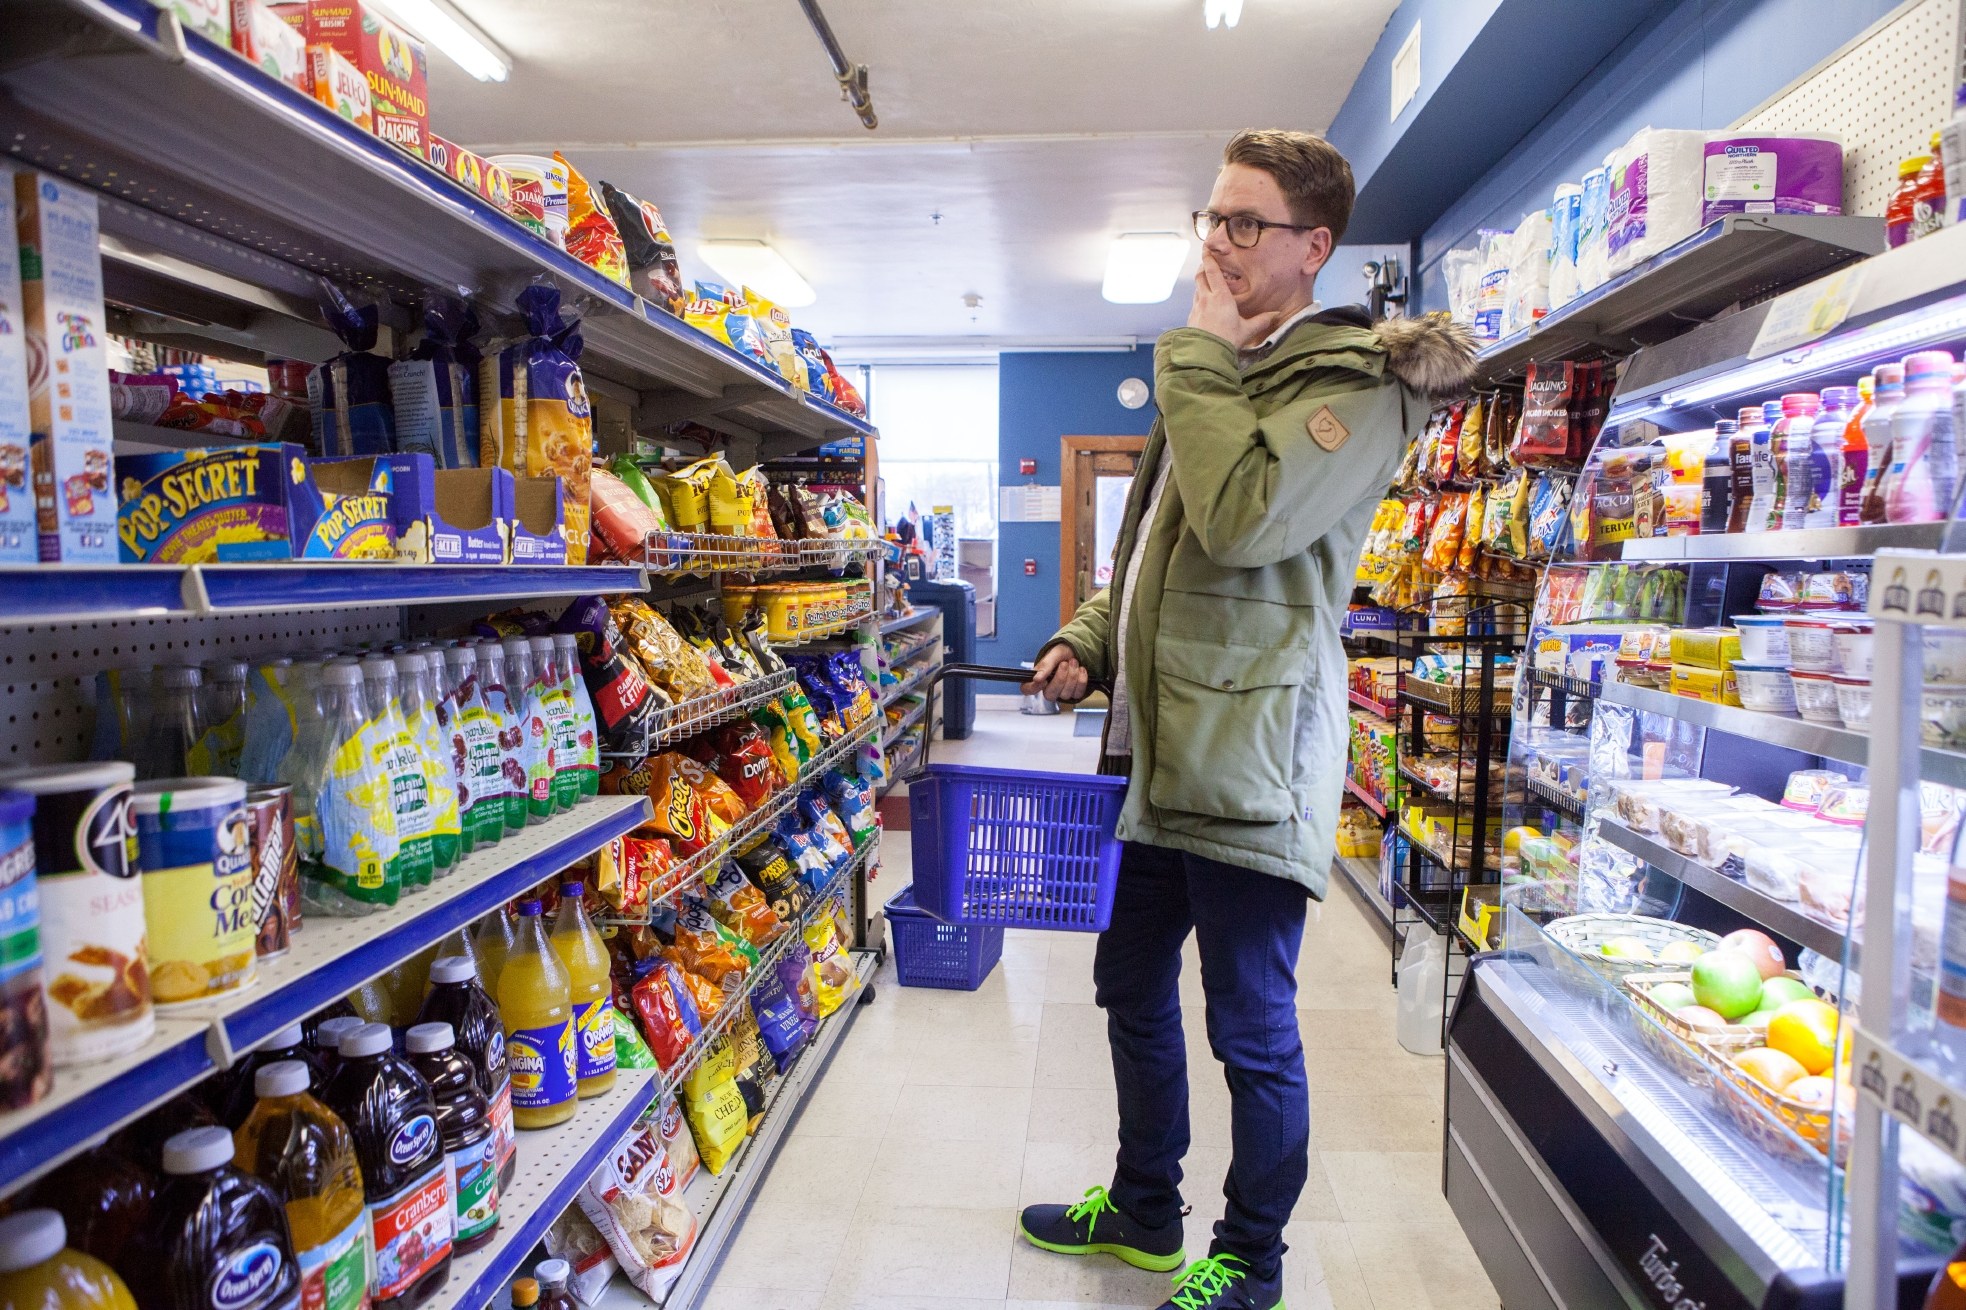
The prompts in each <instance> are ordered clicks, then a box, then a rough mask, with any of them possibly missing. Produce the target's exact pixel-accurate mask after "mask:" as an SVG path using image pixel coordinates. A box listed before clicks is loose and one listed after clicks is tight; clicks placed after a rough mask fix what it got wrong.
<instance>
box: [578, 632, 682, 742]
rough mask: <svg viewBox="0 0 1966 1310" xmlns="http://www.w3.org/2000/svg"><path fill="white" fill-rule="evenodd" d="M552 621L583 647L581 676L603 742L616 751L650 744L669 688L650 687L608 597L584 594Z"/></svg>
mask: <svg viewBox="0 0 1966 1310" xmlns="http://www.w3.org/2000/svg"><path fill="white" fill-rule="evenodd" d="M554 626H555V628H556V629H557V630H558V631H560V632H565V633H570V634H571V635H572V636H573V639H574V643H575V645H576V646H577V647H578V649H579V651H580V677H581V681H582V682H585V683H586V684H587V696H588V699H589V700H590V701H591V702H592V703H593V706H594V719H595V723H596V725H597V726H598V727H599V728H600V737H601V743H602V744H603V745H604V746H606V747H607V748H608V749H609V750H613V751H619V750H634V749H638V748H644V747H646V745H647V743H648V740H649V735H650V733H651V732H653V731H654V728H655V715H656V711H658V710H660V709H662V708H663V707H665V706H667V705H668V704H669V693H667V692H665V691H662V690H660V689H659V688H656V687H654V686H652V685H651V684H650V683H649V680H648V674H647V672H646V671H645V670H644V669H643V668H642V666H641V663H640V661H638V660H636V659H635V658H634V656H632V655H630V654H628V653H627V652H626V651H625V649H624V648H623V642H622V636H621V629H620V628H619V627H618V626H617V625H616V623H615V621H614V615H613V614H612V613H611V612H610V611H609V609H608V607H607V602H606V601H604V600H602V599H601V598H600V597H599V596H582V597H581V598H580V599H579V600H576V601H575V602H574V603H573V604H571V605H569V606H567V608H566V612H565V613H563V614H562V615H560V620H559V622H558V623H557V624H555V625H554Z"/></svg>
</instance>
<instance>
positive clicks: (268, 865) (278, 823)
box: [246, 783, 300, 960]
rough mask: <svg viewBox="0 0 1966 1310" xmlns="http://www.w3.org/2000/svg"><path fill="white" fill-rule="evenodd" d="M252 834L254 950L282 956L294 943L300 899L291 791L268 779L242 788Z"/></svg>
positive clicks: (266, 956)
mask: <svg viewBox="0 0 1966 1310" xmlns="http://www.w3.org/2000/svg"><path fill="white" fill-rule="evenodd" d="M246 820H247V822H248V823H250V824H251V825H252V838H253V922H254V923H255V924H257V925H258V927H257V929H256V931H257V934H258V935H257V936H256V937H255V938H254V940H253V951H254V954H256V955H257V956H258V957H259V958H260V959H262V960H270V959H272V958H273V957H274V956H276V955H285V954H286V953H287V947H288V946H289V945H290V944H291V943H292V937H293V930H294V929H295V928H296V927H298V926H299V925H298V924H297V923H296V922H295V919H294V914H293V905H294V903H296V902H298V901H299V899H300V859H299V856H298V854H297V853H296V852H295V850H294V789H293V788H292V787H289V786H287V785H286V784H285V783H270V784H268V785H266V786H262V787H248V788H247V789H246Z"/></svg>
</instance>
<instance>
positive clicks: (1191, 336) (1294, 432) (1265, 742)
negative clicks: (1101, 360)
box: [1046, 308, 1474, 899]
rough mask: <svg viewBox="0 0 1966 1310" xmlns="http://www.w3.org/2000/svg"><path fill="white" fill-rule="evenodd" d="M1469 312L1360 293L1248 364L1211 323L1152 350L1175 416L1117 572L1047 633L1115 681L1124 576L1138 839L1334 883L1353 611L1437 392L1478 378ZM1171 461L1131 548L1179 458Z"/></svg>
mask: <svg viewBox="0 0 1966 1310" xmlns="http://www.w3.org/2000/svg"><path fill="white" fill-rule="evenodd" d="M1473 366H1474V354H1473V345H1472V342H1471V341H1470V340H1469V338H1468V336H1467V334H1466V333H1465V332H1464V331H1462V330H1461V329H1460V328H1459V327H1456V326H1454V325H1452V324H1450V323H1448V322H1446V321H1445V320H1443V319H1434V318H1428V319H1389V320H1386V321H1384V322H1381V323H1379V324H1376V325H1375V324H1373V323H1372V322H1371V321H1370V319H1368V318H1367V317H1366V315H1365V313H1364V311H1362V310H1360V309H1356V308H1350V309H1336V310H1327V311H1325V312H1323V313H1320V314H1317V315H1314V316H1313V317H1311V318H1308V319H1305V320H1304V321H1303V322H1301V323H1299V324H1298V325H1297V326H1296V327H1294V328H1292V329H1291V330H1290V331H1289V333H1288V334H1287V335H1286V336H1285V337H1284V339H1283V341H1282V342H1280V343H1279V344H1278V345H1277V346H1276V347H1275V348H1274V349H1272V350H1271V351H1269V353H1268V354H1266V355H1263V356H1261V357H1260V358H1259V359H1258V360H1257V361H1256V362H1255V363H1253V364H1252V365H1250V367H1249V369H1248V371H1247V372H1244V371H1243V370H1242V368H1241V367H1240V366H1239V364H1238V356H1237V353H1236V350H1235V347H1233V346H1232V345H1230V344H1229V343H1228V342H1226V341H1224V340H1222V339H1221V338H1220V337H1217V336H1215V335H1213V334H1212V333H1208V332H1204V331H1201V330H1200V329H1197V328H1177V329H1175V330H1174V331H1171V332H1168V333H1165V334H1164V335H1162V337H1161V338H1160V342H1159V344H1158V346H1157V347H1156V349H1155V352H1154V390H1155V400H1156V402H1157V404H1158V406H1159V409H1160V418H1159V420H1158V421H1157V422H1156V423H1155V424H1154V428H1153V432H1152V434H1151V435H1150V436H1149V437H1148V438H1147V447H1146V451H1145V453H1144V454H1143V456H1142V458H1141V461H1140V468H1139V473H1138V475H1137V476H1136V477H1135V478H1134V481H1133V490H1132V494H1131V496H1130V497H1129V499H1128V501H1127V506H1126V516H1125V519H1124V521H1123V522H1122V524H1121V527H1120V536H1119V544H1118V548H1117V553H1116V555H1115V565H1116V567H1115V572H1114V576H1113V582H1112V585H1111V586H1110V587H1108V588H1107V589H1106V590H1105V591H1102V592H1100V593H1099V594H1098V595H1097V596H1094V597H1093V598H1092V599H1091V600H1089V601H1087V602H1086V603H1085V604H1084V605H1082V606H1080V607H1079V611H1078V613H1077V614H1075V615H1074V616H1073V618H1072V621H1071V622H1070V623H1068V624H1066V625H1065V627H1064V628H1062V629H1061V630H1060V631H1059V632H1058V634H1057V636H1055V637H1053V638H1052V640H1051V641H1050V642H1047V643H1046V647H1047V648H1049V647H1050V646H1052V645H1055V644H1057V643H1058V642H1063V643H1065V644H1066V645H1068V646H1070V647H1071V648H1072V652H1073V653H1074V654H1075V655H1077V656H1078V658H1079V662H1080V663H1082V664H1083V665H1085V667H1086V668H1087V669H1088V670H1089V671H1090V672H1091V673H1092V676H1093V677H1094V678H1097V679H1100V680H1102V681H1110V680H1111V679H1112V678H1113V676H1114V674H1115V672H1116V671H1117V663H1118V657H1119V656H1120V652H1118V651H1116V650H1114V649H1113V640H1112V639H1113V635H1114V634H1113V626H1114V623H1115V621H1116V619H1117V616H1118V615H1119V613H1120V604H1121V597H1122V594H1123V593H1124V592H1126V591H1128V590H1131V591H1132V593H1133V596H1132V600H1131V602H1130V606H1131V608H1130V610H1129V612H1128V616H1127V631H1126V651H1125V661H1126V681H1127V698H1128V701H1129V703H1130V706H1131V716H1132V717H1131V726H1132V741H1133V758H1132V766H1131V769H1130V772H1131V775H1132V784H1131V786H1130V787H1129V788H1128V790H1127V796H1126V805H1125V807H1124V809H1123V810H1122V811H1121V814H1120V821H1119V835H1120V836H1121V837H1122V838H1123V839H1125V840H1127V841H1140V842H1148V843H1151V844H1153V845H1156V846H1166V847H1171V848H1173V849H1176V850H1183V851H1189V852H1193V853H1195V854H1198V855H1204V856H1208V857H1209V858H1212V859H1217V860H1222V861H1224V862H1226V863H1229V864H1235V865H1240V866H1241V867H1243V868H1247V869H1255V870H1257V871H1259V872H1262V873H1268V874H1273V875H1275V876H1277V877H1280V878H1288V879H1290V880H1292V881H1294V882H1299V883H1302V884H1303V885H1304V886H1305V887H1307V888H1309V889H1310V892H1311V895H1312V896H1314V897H1317V898H1318V899H1323V896H1324V891H1325V882H1326V878H1327V876H1328V874H1329V871H1330V864H1331V858H1332V851H1333V844H1334V838H1335V835H1336V828H1337V822H1338V807H1339V802H1340V800H1341V794H1342V791H1343V785H1344V784H1343V779H1344V775H1345V751H1346V724H1345V708H1346V696H1345V683H1346V672H1345V650H1344V646H1343V644H1342V642H1341V640H1340V638H1339V624H1340V622H1341V621H1342V619H1343V617H1344V614H1345V610H1346V606H1347V605H1348V603H1349V601H1350V596H1351V591H1352V578H1353V575H1354V573H1355V572H1356V570H1357V566H1358V553H1359V548H1360V546H1361V545H1362V544H1363V542H1364V538H1365V533H1366V529H1367V528H1368V527H1369V526H1370V525H1371V522H1372V515H1373V510H1374V507H1375V506H1376V505H1377V504H1378V502H1379V499H1380V498H1381V497H1382V496H1383V495H1384V494H1385V491H1386V488H1387V485H1388V484H1389V483H1390V482H1391V481H1392V476H1393V473H1394V472H1395V470H1396V469H1397V467H1398V465H1399V462H1400V458H1401V456H1402V455H1403V454H1404V453H1405V450H1406V445H1407V443H1408V442H1409V441H1412V440H1414V439H1415V438H1416V437H1417V436H1418V435H1419V433H1420V429H1421V427H1422V426H1423V425H1424V424H1425V423H1426V421H1427V415H1428V413H1429V411H1430V410H1431V408H1432V405H1433V399H1434V398H1435V397H1439V396H1445V395H1450V394H1453V393H1454V392H1457V391H1459V390H1461V389H1462V388H1464V387H1465V386H1466V385H1467V382H1468V379H1469V377H1470V376H1471V374H1472V372H1473ZM1165 459H1172V460H1173V472H1172V475H1171V476H1170V478H1169V480H1168V484H1167V487H1166V489H1165V490H1164V491H1163V492H1162V496H1161V504H1160V510H1159V513H1158V514H1157V515H1156V516H1155V519H1154V522H1153V523H1152V524H1151V525H1149V527H1148V532H1149V536H1148V539H1147V546H1146V552H1145V554H1144V555H1142V557H1141V560H1140V566H1139V571H1138V572H1139V576H1138V577H1129V576H1127V575H1126V570H1127V568H1128V565H1129V563H1130V562H1131V560H1132V558H1133V551H1134V544H1135V541H1136V538H1137V536H1138V533H1139V532H1140V529H1141V523H1140V519H1141V516H1142V514H1143V513H1144V512H1145V509H1146V504H1147V500H1148V497H1149V493H1150V492H1151V490H1152V488H1153V484H1154V480H1155V476H1156V474H1157V473H1158V472H1159V469H1160V463H1161V461H1162V460H1165Z"/></svg>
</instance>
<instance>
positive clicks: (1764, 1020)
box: [1736, 1005, 1777, 1032]
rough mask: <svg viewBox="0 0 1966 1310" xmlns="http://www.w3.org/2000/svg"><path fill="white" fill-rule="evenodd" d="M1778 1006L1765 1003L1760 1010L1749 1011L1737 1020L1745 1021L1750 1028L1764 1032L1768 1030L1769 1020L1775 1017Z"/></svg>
mask: <svg viewBox="0 0 1966 1310" xmlns="http://www.w3.org/2000/svg"><path fill="white" fill-rule="evenodd" d="M1776 1008H1777V1007H1772V1006H1766V1005H1764V1006H1762V1007H1761V1008H1760V1009H1758V1010H1750V1011H1748V1012H1747V1013H1746V1014H1744V1015H1742V1016H1741V1018H1740V1019H1738V1020H1737V1021H1736V1022H1739V1023H1743V1024H1746V1025H1747V1026H1748V1027H1750V1028H1754V1029H1758V1030H1760V1031H1762V1032H1766V1031H1767V1030H1768V1021H1769V1020H1770V1019H1772V1018H1774V1017H1775V1009H1776Z"/></svg>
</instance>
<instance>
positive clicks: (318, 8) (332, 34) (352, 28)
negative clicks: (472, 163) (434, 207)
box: [307, 0, 430, 158]
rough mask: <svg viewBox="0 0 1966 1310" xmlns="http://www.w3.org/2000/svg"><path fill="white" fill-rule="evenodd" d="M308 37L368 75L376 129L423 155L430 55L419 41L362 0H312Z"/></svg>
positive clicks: (427, 121)
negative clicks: (327, 47) (328, 47)
mask: <svg viewBox="0 0 1966 1310" xmlns="http://www.w3.org/2000/svg"><path fill="white" fill-rule="evenodd" d="M307 43H308V44H309V45H327V46H332V47H333V48H334V50H335V52H336V53H337V54H339V55H340V56H341V57H342V58H344V59H346V60H347V61H348V62H349V63H351V64H353V65H354V66H355V67H356V68H358V69H360V70H361V72H362V76H363V77H364V78H366V79H367V80H368V84H369V100H370V106H371V111H372V113H373V114H374V118H375V125H374V129H373V130H374V132H375V134H376V135H377V136H379V137H381V138H382V139H383V140H384V141H387V142H389V143H390V144H391V145H394V146H397V147H398V148H400V149H402V150H406V151H408V152H409V153H410V154H412V155H415V156H417V157H418V158H422V157H423V156H424V153H425V146H424V141H425V138H426V137H427V136H428V135H429V133H430V103H429V95H430V56H429V55H428V54H427V53H426V52H425V51H424V48H423V42H421V41H419V40H417V39H416V38H415V37H413V36H411V35H410V34H409V33H408V32H405V31H404V30H403V29H402V28H400V27H398V26H396V25H395V24H394V23H392V22H390V21H389V20H388V19H387V18H384V17H383V16H382V15H381V14H379V13H377V12H376V11H375V10H373V9H371V8H369V7H368V6H366V5H364V4H362V3H361V2H360V0H310V3H309V4H308V6H307Z"/></svg>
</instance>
